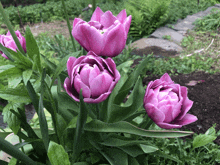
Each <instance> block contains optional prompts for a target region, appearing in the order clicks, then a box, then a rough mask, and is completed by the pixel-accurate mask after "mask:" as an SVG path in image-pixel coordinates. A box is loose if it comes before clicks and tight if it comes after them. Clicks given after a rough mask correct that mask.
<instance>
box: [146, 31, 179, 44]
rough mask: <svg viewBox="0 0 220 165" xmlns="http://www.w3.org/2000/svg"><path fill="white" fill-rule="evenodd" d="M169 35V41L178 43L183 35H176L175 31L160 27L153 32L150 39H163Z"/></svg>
mask: <svg viewBox="0 0 220 165" xmlns="http://www.w3.org/2000/svg"><path fill="white" fill-rule="evenodd" d="M165 35H169V36H170V37H171V40H173V41H175V42H177V43H180V42H181V40H182V39H183V35H182V34H180V33H178V32H177V31H175V30H173V29H170V28H167V27H160V28H159V29H157V30H156V31H154V32H153V33H152V34H151V35H150V37H151V38H160V39H163V36H165Z"/></svg>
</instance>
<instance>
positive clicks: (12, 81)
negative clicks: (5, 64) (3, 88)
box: [8, 74, 22, 88]
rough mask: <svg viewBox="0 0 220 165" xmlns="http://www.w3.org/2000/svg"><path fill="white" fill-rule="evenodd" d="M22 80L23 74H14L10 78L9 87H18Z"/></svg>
mask: <svg viewBox="0 0 220 165" xmlns="http://www.w3.org/2000/svg"><path fill="white" fill-rule="evenodd" d="M21 80H22V77H21V75H20V74H19V75H17V76H13V77H10V78H8V88H16V87H17V86H18V84H20V82H21Z"/></svg>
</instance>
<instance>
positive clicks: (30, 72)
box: [22, 69, 33, 85]
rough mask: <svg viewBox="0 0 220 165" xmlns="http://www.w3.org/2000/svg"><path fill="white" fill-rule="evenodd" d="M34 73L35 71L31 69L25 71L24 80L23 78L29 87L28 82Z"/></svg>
mask: <svg viewBox="0 0 220 165" xmlns="http://www.w3.org/2000/svg"><path fill="white" fill-rule="evenodd" d="M32 73H33V71H32V70H31V69H28V70H25V71H23V73H22V78H23V81H24V84H25V85H27V82H28V80H29V79H30V78H31V75H32Z"/></svg>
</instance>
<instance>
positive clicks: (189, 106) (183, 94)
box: [177, 87, 193, 120]
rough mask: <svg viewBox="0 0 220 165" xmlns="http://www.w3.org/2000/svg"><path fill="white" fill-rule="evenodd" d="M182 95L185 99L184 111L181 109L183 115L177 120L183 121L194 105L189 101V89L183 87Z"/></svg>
mask: <svg viewBox="0 0 220 165" xmlns="http://www.w3.org/2000/svg"><path fill="white" fill-rule="evenodd" d="M181 94H182V97H183V102H182V109H181V113H180V115H179V116H178V118H177V120H182V119H183V117H184V116H185V115H186V113H187V112H188V111H189V110H190V108H191V107H192V105H193V101H191V100H189V98H188V97H187V88H186V87H181Z"/></svg>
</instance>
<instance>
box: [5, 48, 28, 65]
mask: <svg viewBox="0 0 220 165" xmlns="http://www.w3.org/2000/svg"><path fill="white" fill-rule="evenodd" d="M6 49H7V51H8V52H9V53H10V54H11V57H12V58H13V59H14V63H15V65H16V66H17V67H18V68H20V69H30V68H31V67H32V61H31V60H30V59H29V58H28V57H26V56H24V55H23V54H22V53H21V52H19V51H17V52H15V51H13V50H11V49H9V48H6Z"/></svg>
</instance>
